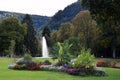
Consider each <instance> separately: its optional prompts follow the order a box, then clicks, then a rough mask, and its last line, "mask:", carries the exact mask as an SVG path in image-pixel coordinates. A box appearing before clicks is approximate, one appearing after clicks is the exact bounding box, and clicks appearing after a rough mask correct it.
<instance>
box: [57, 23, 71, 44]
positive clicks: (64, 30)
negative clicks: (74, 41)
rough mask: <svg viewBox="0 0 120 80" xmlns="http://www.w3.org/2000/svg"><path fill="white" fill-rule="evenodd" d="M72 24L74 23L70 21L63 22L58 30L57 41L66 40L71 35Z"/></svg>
mask: <svg viewBox="0 0 120 80" xmlns="http://www.w3.org/2000/svg"><path fill="white" fill-rule="evenodd" d="M71 26H73V25H72V24H71V23H69V22H66V23H62V24H61V27H60V29H59V31H58V32H57V41H59V42H64V41H65V40H67V39H69V38H70V37H71V32H72V30H71Z"/></svg>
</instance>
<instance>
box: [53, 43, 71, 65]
mask: <svg viewBox="0 0 120 80" xmlns="http://www.w3.org/2000/svg"><path fill="white" fill-rule="evenodd" d="M71 46H72V44H69V43H68V41H65V42H64V43H60V42H57V48H56V49H57V50H58V51H56V53H57V54H56V55H55V58H57V59H58V64H59V65H64V64H65V63H67V62H70V60H71V57H72V56H71V55H70V53H69V49H70V47H71Z"/></svg>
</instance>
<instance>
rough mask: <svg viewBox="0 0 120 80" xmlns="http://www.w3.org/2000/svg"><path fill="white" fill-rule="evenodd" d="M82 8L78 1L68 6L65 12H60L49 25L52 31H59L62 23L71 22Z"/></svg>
mask: <svg viewBox="0 0 120 80" xmlns="http://www.w3.org/2000/svg"><path fill="white" fill-rule="evenodd" d="M81 10H82V7H81V5H80V2H79V1H77V2H75V3H72V4H71V5H69V6H67V7H66V8H65V9H64V10H59V11H58V12H57V13H56V14H55V15H54V16H53V17H52V18H51V21H50V22H49V23H48V26H49V27H50V28H51V29H59V27H60V25H61V23H64V22H70V21H71V20H72V19H73V18H74V17H75V16H76V15H77V14H78V13H79V12H80V11H81Z"/></svg>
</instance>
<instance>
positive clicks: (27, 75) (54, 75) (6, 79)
mask: <svg viewBox="0 0 120 80" xmlns="http://www.w3.org/2000/svg"><path fill="white" fill-rule="evenodd" d="M39 60H43V59H39ZM12 62H13V59H10V58H0V80H120V69H113V68H103V69H104V70H105V71H106V73H107V74H108V76H105V77H95V76H87V77H80V76H72V75H69V74H67V73H62V72H50V71H27V70H26V71H24V70H10V69H8V65H9V64H11V63H12Z"/></svg>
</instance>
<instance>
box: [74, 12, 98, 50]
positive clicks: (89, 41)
mask: <svg viewBox="0 0 120 80" xmlns="http://www.w3.org/2000/svg"><path fill="white" fill-rule="evenodd" d="M72 23H73V25H74V26H73V28H72V30H73V32H72V35H73V36H74V37H78V38H79V40H80V43H81V48H82V47H85V48H86V49H87V48H93V47H94V45H95V40H96V37H97V36H98V34H99V28H98V27H97V24H96V22H95V21H94V20H92V18H91V15H90V12H89V11H87V10H86V11H81V12H80V13H78V14H77V15H76V17H75V18H74V19H73V21H72Z"/></svg>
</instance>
